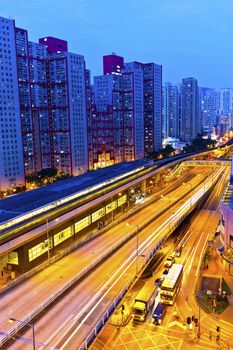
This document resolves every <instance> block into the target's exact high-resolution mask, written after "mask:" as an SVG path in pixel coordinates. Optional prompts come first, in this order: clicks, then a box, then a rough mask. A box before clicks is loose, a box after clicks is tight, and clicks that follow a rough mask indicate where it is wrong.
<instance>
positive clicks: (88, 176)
mask: <svg viewBox="0 0 233 350" xmlns="http://www.w3.org/2000/svg"><path fill="white" fill-rule="evenodd" d="M150 164H151V163H150ZM144 165H149V162H148V161H145V160H138V161H134V162H124V163H119V164H116V165H112V166H110V167H106V168H102V169H98V170H94V171H90V172H87V173H85V174H83V175H79V176H75V177H71V178H68V179H65V180H61V181H58V182H56V183H53V184H48V185H46V186H43V187H40V188H37V189H34V190H30V191H27V192H24V193H19V194H16V195H13V196H10V197H7V198H4V199H2V200H0V223H2V222H4V221H7V220H10V219H12V218H14V217H16V216H18V215H20V214H24V213H27V212H29V211H31V210H33V209H36V208H39V207H42V206H44V205H46V204H49V203H51V202H54V201H56V200H59V199H61V198H64V197H66V196H69V195H72V194H74V193H76V192H79V191H81V190H85V189H87V188H89V187H92V186H95V185H97V184H100V183H102V182H104V181H106V180H110V179H112V178H114V177H117V176H120V175H123V174H125V173H127V172H129V171H133V170H135V169H137V168H139V167H141V166H144Z"/></svg>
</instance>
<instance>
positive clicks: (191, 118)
mask: <svg viewBox="0 0 233 350" xmlns="http://www.w3.org/2000/svg"><path fill="white" fill-rule="evenodd" d="M180 103H181V106H180V107H181V108H180V111H181V128H180V136H181V140H182V141H185V142H190V141H191V140H193V139H194V138H196V136H197V135H198V134H199V133H201V127H202V124H201V118H200V105H199V88H198V84H197V80H196V79H194V78H185V79H182V83H181V87H180Z"/></svg>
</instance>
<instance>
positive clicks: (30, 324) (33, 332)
mask: <svg viewBox="0 0 233 350" xmlns="http://www.w3.org/2000/svg"><path fill="white" fill-rule="evenodd" d="M9 322H10V323H13V322H18V323H23V324H25V326H30V327H32V346H33V350H36V340H35V326H34V324H33V323H25V322H24V321H21V320H17V319H16V318H14V317H10V318H9Z"/></svg>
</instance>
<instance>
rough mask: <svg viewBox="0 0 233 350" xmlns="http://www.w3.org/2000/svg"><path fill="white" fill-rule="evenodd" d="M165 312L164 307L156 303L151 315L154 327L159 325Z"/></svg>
mask: <svg viewBox="0 0 233 350" xmlns="http://www.w3.org/2000/svg"><path fill="white" fill-rule="evenodd" d="M165 312H166V305H164V304H161V303H158V305H157V306H156V308H155V310H154V312H153V315H152V317H153V319H154V323H155V324H156V325H159V324H161V322H162V319H163V317H164V315H165Z"/></svg>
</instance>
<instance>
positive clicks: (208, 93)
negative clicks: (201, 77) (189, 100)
mask: <svg viewBox="0 0 233 350" xmlns="http://www.w3.org/2000/svg"><path fill="white" fill-rule="evenodd" d="M199 92H200V113H201V123H202V133H203V134H204V135H207V136H209V137H210V136H211V134H212V133H213V128H214V126H215V125H216V117H215V113H214V91H213V89H210V88H203V87H200V88H199Z"/></svg>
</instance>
